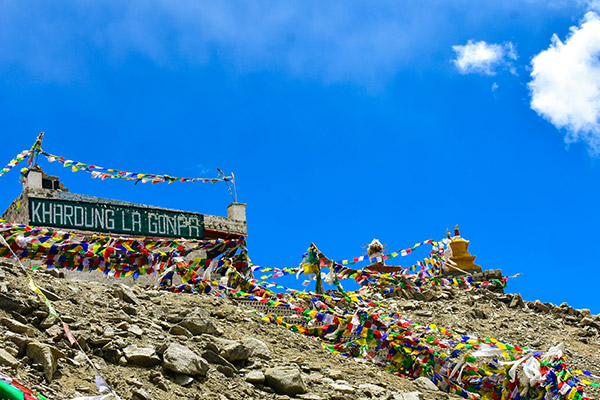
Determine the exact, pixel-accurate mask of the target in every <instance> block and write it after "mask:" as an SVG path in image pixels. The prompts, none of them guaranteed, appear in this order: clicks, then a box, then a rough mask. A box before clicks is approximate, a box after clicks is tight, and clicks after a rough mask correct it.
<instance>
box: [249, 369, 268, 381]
mask: <svg viewBox="0 0 600 400" xmlns="http://www.w3.org/2000/svg"><path fill="white" fill-rule="evenodd" d="M245 379H246V382H249V383H252V384H257V383H264V381H265V374H263V372H262V371H258V370H252V371H249V372H248V373H247V374H246V377H245Z"/></svg>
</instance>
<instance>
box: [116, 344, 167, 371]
mask: <svg viewBox="0 0 600 400" xmlns="http://www.w3.org/2000/svg"><path fill="white" fill-rule="evenodd" d="M123 355H124V356H125V358H126V359H127V362H128V363H130V364H133V365H139V366H140V367H153V366H155V365H158V364H160V358H158V355H156V350H155V349H154V347H138V346H137V345H136V344H133V345H131V346H127V347H125V348H124V349H123Z"/></svg>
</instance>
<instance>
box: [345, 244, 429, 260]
mask: <svg viewBox="0 0 600 400" xmlns="http://www.w3.org/2000/svg"><path fill="white" fill-rule="evenodd" d="M430 243H435V242H434V241H433V239H427V240H425V241H423V242H419V243H416V244H415V245H413V247H409V248H407V249H402V250H398V251H394V252H392V253H389V254H384V255H383V256H378V257H369V256H360V257H354V258H352V259H348V260H340V261H336V262H337V263H338V264H342V265H347V264H356V263H357V262H361V261H365V260H367V261H369V262H371V263H376V262H382V261H383V260H388V259H390V258H394V257H398V256H401V257H404V256H407V255H409V254H410V253H412V252H413V251H414V250H416V249H417V247H419V246H422V245H424V244H430Z"/></svg>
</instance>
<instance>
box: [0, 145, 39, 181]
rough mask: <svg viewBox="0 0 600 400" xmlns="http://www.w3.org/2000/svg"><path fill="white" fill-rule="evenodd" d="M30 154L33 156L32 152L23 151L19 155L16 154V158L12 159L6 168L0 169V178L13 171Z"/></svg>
mask: <svg viewBox="0 0 600 400" xmlns="http://www.w3.org/2000/svg"><path fill="white" fill-rule="evenodd" d="M31 154H33V151H32V150H23V151H22V152H20V153H19V154H17V156H16V157H15V158H14V159H12V160H11V161H10V162H9V163H8V164H7V165H6V167H4V168H2V169H0V176H2V175H4V174H6V173H7V172H8V171H10V170H11V169H13V168H14V167H15V166H16V165H17V164H19V163H20V162H21V161H23V160H24V159H25V158H27V157H28V156H29V155H31Z"/></svg>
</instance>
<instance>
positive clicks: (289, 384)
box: [265, 367, 306, 396]
mask: <svg viewBox="0 0 600 400" xmlns="http://www.w3.org/2000/svg"><path fill="white" fill-rule="evenodd" d="M265 383H266V384H267V385H268V386H269V387H271V388H272V389H273V390H275V392H277V393H279V394H287V395H288V396H295V395H297V394H301V393H306V385H305V384H304V381H303V380H302V376H301V375H300V371H299V370H298V369H296V368H286V367H276V368H268V369H267V370H266V371H265Z"/></svg>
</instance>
